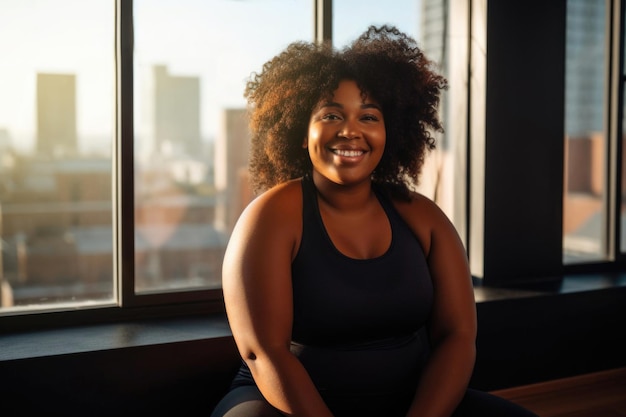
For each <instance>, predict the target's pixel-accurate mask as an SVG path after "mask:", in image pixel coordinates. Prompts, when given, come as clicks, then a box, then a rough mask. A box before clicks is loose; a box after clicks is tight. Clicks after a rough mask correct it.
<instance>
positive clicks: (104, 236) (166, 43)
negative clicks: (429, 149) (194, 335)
mask: <svg viewBox="0 0 626 417" xmlns="http://www.w3.org/2000/svg"><path fill="white" fill-rule="evenodd" d="M83 3H85V2H81V1H79V0H56V1H50V2H34V1H32V0H8V1H5V2H2V4H1V5H0V38H1V39H4V40H6V39H9V40H11V42H2V43H1V44H0V56H2V60H0V91H2V94H1V95H0V238H1V241H0V243H1V249H2V251H1V254H2V256H1V257H0V300H1V303H2V304H1V305H0V316H2V317H0V320H7V319H10V318H11V317H17V316H23V317H25V316H28V313H31V312H39V311H42V310H55V311H62V312H63V314H69V315H74V317H75V316H76V315H79V316H80V318H81V319H85V314H86V313H87V311H92V312H94V315H93V316H94V317H95V316H98V318H102V317H104V316H106V315H107V314H122V316H123V317H126V316H124V314H126V315H129V316H132V317H134V316H133V315H134V314H140V312H143V311H147V310H143V309H142V308H144V307H145V308H146V309H150V308H152V309H153V310H151V311H148V312H150V313H151V312H153V311H159V312H160V311H165V312H166V313H164V314H168V312H170V311H173V312H176V313H178V312H180V310H177V309H178V308H183V306H188V305H191V304H194V305H195V306H196V308H198V307H197V306H198V305H202V307H201V308H205V307H206V305H207V303H208V304H210V305H211V306H213V307H214V308H215V309H218V310H219V309H220V308H221V291H220V289H219V283H220V280H221V276H220V271H221V257H222V255H223V250H224V247H225V245H226V242H227V240H228V238H229V235H230V230H231V228H232V226H233V224H234V221H235V220H236V218H237V216H238V215H239V212H240V211H241V209H242V208H243V206H244V205H245V204H246V202H247V201H248V200H249V199H250V198H251V195H250V192H249V190H248V189H247V186H246V184H247V183H246V169H245V165H246V152H245V150H244V149H245V147H246V144H247V142H246V141H247V130H246V120H245V114H244V107H245V102H244V99H243V95H242V93H243V89H244V86H245V80H246V79H247V77H248V76H249V75H250V74H251V73H252V72H253V71H256V70H260V68H261V66H262V64H263V63H264V62H265V61H266V60H267V59H269V58H271V57H272V56H273V55H274V54H275V53H277V52H278V51H280V50H281V49H283V48H284V47H285V46H286V45H287V44H288V43H289V42H291V41H294V40H298V39H304V40H312V39H314V38H315V39H331V40H333V42H334V44H335V46H342V45H345V43H346V42H347V41H348V40H350V39H353V38H354V36H356V35H357V34H359V33H361V32H362V31H363V30H365V28H366V27H367V26H368V25H369V24H382V23H390V24H393V25H396V26H398V27H399V28H400V29H401V30H403V31H406V32H408V33H409V34H411V35H413V36H414V37H415V38H416V40H417V41H418V44H419V45H420V46H421V47H422V49H424V50H425V51H426V54H427V55H428V56H429V57H430V58H431V59H433V60H434V61H435V62H436V63H437V64H438V65H439V66H440V68H441V70H442V72H443V74H444V75H445V76H446V77H447V78H448V80H449V84H450V88H449V90H448V91H447V92H446V93H445V94H444V96H443V100H442V103H441V106H442V107H441V116H442V119H443V122H444V127H445V133H444V134H443V135H442V136H441V137H439V138H438V145H439V146H438V149H437V151H435V153H433V154H431V156H430V157H429V158H428V160H427V164H426V166H425V170H424V176H423V179H422V182H421V183H420V184H419V190H420V191H422V192H424V193H425V194H426V195H428V196H429V197H431V198H433V199H434V200H435V201H437V203H438V204H440V206H441V207H442V208H443V209H444V211H445V212H446V213H447V214H448V216H449V217H450V218H451V219H452V220H453V222H454V224H455V226H456V227H457V229H458V230H459V233H460V234H461V236H462V238H463V239H464V240H465V242H466V246H467V247H468V249H469V253H470V263H471V265H472V272H473V273H474V275H475V276H477V277H479V278H487V279H486V280H485V282H486V283H488V281H490V280H491V281H492V282H494V283H495V284H496V285H498V284H504V285H516V284H517V283H518V282H520V281H522V282H523V281H531V280H541V279H546V278H553V277H555V276H559V275H560V274H563V272H564V271H569V269H564V266H575V265H574V264H586V265H591V267H593V268H597V269H598V270H599V269H602V268H607V267H608V268H615V267H619V266H620V265H621V262H622V261H623V255H622V254H623V252H624V246H623V243H622V242H624V240H625V238H624V232H623V230H624V227H623V226H622V225H623V224H624V222H622V221H621V219H622V213H623V212H624V211H623V209H622V205H623V201H624V192H623V190H624V183H625V182H626V181H624V180H623V179H622V178H623V176H624V169H623V163H624V162H623V146H622V143H621V140H622V139H621V138H622V137H623V135H622V134H621V133H620V134H619V135H618V134H617V133H616V132H618V131H619V132H622V128H623V123H622V118H623V110H622V108H623V106H622V103H623V92H622V90H623V89H624V85H623V83H624V80H625V79H626V76H624V75H623V69H622V63H621V62H622V59H623V58H622V57H621V56H618V55H620V53H621V49H622V48H623V47H621V46H620V47H617V45H622V44H623V41H622V39H621V38H620V37H619V35H616V34H619V33H620V29H621V27H622V26H623V23H622V21H623V16H622V14H623V12H622V11H620V9H619V7H618V6H619V4H620V2H618V1H614V2H608V3H606V6H605V2H592V3H594V4H593V5H591V3H590V2H585V1H581V0H578V1H577V0H568V2H567V7H565V4H564V3H563V4H561V3H558V4H555V5H552V6H551V7H544V6H543V5H542V6H540V5H539V3H541V2H536V3H537V4H535V3H532V4H526V3H523V2H518V3H515V2H488V1H486V0H473V1H471V2H470V1H466V0H459V1H456V0H455V1H452V0H401V1H398V2H392V3H390V4H387V3H385V4H384V5H383V4H382V3H383V2H379V1H373V0H361V1H356V0H354V1H353V0H334V1H331V0H316V1H311V0H290V1H285V0H267V1H245V2H243V1H232V0H212V1H210V2H202V1H198V0H134V1H131V0H118V1H115V2H113V1H109V0H94V1H91V2H88V3H89V5H88V6H87V5H86V4H83ZM595 3H597V4H595ZM587 7H590V8H591V9H586V8H587ZM68 10H70V11H71V13H68ZM618 16H619V18H617V17H618ZM531 20H532V21H533V25H534V27H535V29H536V30H534V31H528V30H527V22H528V21H531ZM607 22H614V23H616V24H615V25H610V24H609V23H607ZM609 28H610V30H609ZM520 33H523V34H524V36H520V35H519V34H520ZM588 41H589V42H590V43H589V45H591V44H593V45H596V46H597V45H598V44H605V45H606V47H605V48H600V50H599V51H598V48H597V47H596V48H595V49H593V48H591V47H587V46H586V45H588V44H587V42H588ZM536 45H541V46H542V48H537V47H536ZM566 46H567V51H566ZM487 51H488V53H487ZM617 51H619V52H620V53H618V52H617ZM588 54H600V55H593V56H592V58H589V56H590V55H588ZM590 61H593V62H590ZM538 62H541V63H543V65H537V63H538ZM582 64H584V65H582ZM588 64H593V65H588ZM564 74H565V77H564ZM561 88H562V89H561ZM583 88H585V89H586V90H585V91H586V93H585V95H584V96H580V95H577V94H579V93H580V92H582V89H583ZM538 91H540V92H541V100H538V99H537V97H538ZM596 102H600V103H601V105H599V106H596V105H595V103H596ZM590 103H591V104H593V112H590V111H586V110H584V109H582V110H581V108H580V107H577V106H579V105H582V104H590ZM520 109H524V110H527V109H532V110H533V111H532V112H527V111H520ZM597 110H599V112H597V113H596V111H597ZM560 111H562V112H563V113H562V114H561V113H560ZM531 113H532V114H531ZM618 114H619V115H620V116H619V117H616V116H615V115H618ZM578 115H584V116H585V117H587V116H589V118H588V119H587V118H583V117H581V116H578ZM531 116H532V117H531ZM618 122H619V123H618ZM595 132H600V133H599V134H598V135H597V134H596V133H595ZM564 133H566V134H567V136H566V138H567V142H566V143H567V149H568V151H567V158H565V157H564V156H565V152H564V150H563V149H564V146H563V145H564V142H563V137H564V135H563V134H564ZM620 135H621V136H620ZM575 136H576V138H578V136H580V137H582V138H583V139H582V142H577V143H574V140H575V138H574V137H575ZM618 137H620V140H617V138H618ZM574 148H576V149H574ZM576 158H586V162H585V163H584V164H582V163H581V162H579V159H576ZM564 174H565V175H564ZM575 181H578V182H575ZM565 187H567V188H565ZM617 190H619V192H618V191H617ZM538 202H540V204H539V203H538ZM561 204H562V205H561ZM581 208H582V211H580V210H581ZM588 230H591V233H587V231H588ZM537 242H541V244H538V243H537ZM521 256H523V257H524V261H522V262H520V257H521ZM511 265H514V266H515V268H512V267H511ZM127 307H133V308H127ZM134 307H141V308H134ZM213 307H210V308H213ZM112 312H114V313H112ZM118 312H123V313H118ZM31 316H37V317H35V318H34V319H33V321H37V320H44V315H31ZM90 317H92V316H90ZM106 317H108V316H106ZM85 320H87V319H85ZM64 322H72V319H68V320H67V321H64Z"/></svg>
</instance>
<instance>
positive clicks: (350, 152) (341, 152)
mask: <svg viewBox="0 0 626 417" xmlns="http://www.w3.org/2000/svg"><path fill="white" fill-rule="evenodd" d="M333 153H335V154H336V155H339V156H348V157H349V156H360V155H362V154H363V151H356V150H349V149H334V150H333Z"/></svg>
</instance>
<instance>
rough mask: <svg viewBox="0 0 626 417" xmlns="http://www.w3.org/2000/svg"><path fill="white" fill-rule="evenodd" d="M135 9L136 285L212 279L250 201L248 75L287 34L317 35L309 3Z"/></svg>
mask: <svg viewBox="0 0 626 417" xmlns="http://www.w3.org/2000/svg"><path fill="white" fill-rule="evenodd" d="M133 15H134V25H135V27H134V36H135V42H134V46H135V50H134V104H135V106H134V127H135V129H134V144H135V147H134V148H135V149H134V152H135V164H134V185H135V187H134V189H135V192H134V195H135V198H134V201H135V216H134V218H135V235H134V243H135V255H134V260H135V275H134V278H135V290H136V291H137V292H138V293H140V294H146V293H154V292H165V291H172V290H189V289H215V288H219V287H220V283H221V264H222V258H223V254H224V249H225V247H226V243H227V242H228V238H229V236H230V232H231V231H232V228H233V226H234V224H235V222H236V220H237V218H238V217H239V214H240V213H241V211H242V209H243V207H244V206H245V205H246V204H247V203H248V202H249V201H250V199H251V193H250V190H249V187H248V186H247V180H246V166H247V157H248V154H247V149H248V130H247V120H246V112H245V105H246V103H245V101H244V97H243V90H244V87H245V81H246V79H247V78H248V77H249V76H250V74H251V73H252V72H253V71H260V70H261V67H262V65H263V63H264V62H265V61H267V60H268V59H270V58H271V57H272V56H273V55H275V54H276V53H278V52H279V51H280V50H282V49H283V48H284V47H285V46H287V44H288V43H290V42H292V41H295V40H312V38H313V7H312V5H311V2H309V1H303V0H298V1H288V2H285V1H278V0H274V1H269V2H255V1H252V2H237V1H229V0H219V1H212V2H198V1H191V0H186V1H183V2H181V1H178V0H159V1H154V0H135V1H134V9H133ZM164 28H167V29H166V30H164Z"/></svg>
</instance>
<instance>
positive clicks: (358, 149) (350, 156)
mask: <svg viewBox="0 0 626 417" xmlns="http://www.w3.org/2000/svg"><path fill="white" fill-rule="evenodd" d="M385 140H386V134H385V121H384V119H383V113H382V110H381V108H380V106H379V105H378V103H376V102H375V101H374V100H372V99H371V98H369V97H365V98H363V97H362V95H361V90H359V87H358V86H357V84H356V82H354V81H352V80H344V81H341V82H340V83H339V87H337V90H335V91H334V92H333V96H332V98H331V100H328V101H326V100H323V101H322V102H320V103H319V104H318V106H317V107H316V108H315V109H314V110H313V113H312V114H311V119H310V121H309V130H308V137H307V138H306V139H305V141H304V143H303V146H304V147H307V148H308V151H309V156H310V158H311V162H312V163H313V171H314V174H315V173H317V174H319V175H321V176H322V177H323V178H326V179H328V180H330V181H332V182H334V183H336V184H341V185H352V184H356V183H360V182H363V181H370V178H371V174H372V172H373V171H374V169H375V168H376V166H377V165H378V163H379V162H380V159H381V158H382V156H383V151H384V149H385Z"/></svg>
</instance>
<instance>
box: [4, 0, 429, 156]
mask: <svg viewBox="0 0 626 417" xmlns="http://www.w3.org/2000/svg"><path fill="white" fill-rule="evenodd" d="M114 3H115V2H114V1H112V0H88V1H86V0H0V137H2V131H3V130H4V131H5V132H7V133H8V135H9V138H10V140H11V142H12V145H13V146H15V147H17V148H18V149H24V150H27V149H30V148H32V146H33V144H34V140H35V135H36V132H35V117H36V114H35V100H36V90H35V89H36V86H35V80H36V74H37V73H40V72H41V73H72V74H76V83H77V86H76V90H77V97H76V100H77V131H78V135H79V141H80V142H81V143H82V146H83V147H86V148H89V146H93V147H96V145H97V144H94V141H96V142H97V141H98V140H100V139H96V138H104V142H105V143H104V146H106V142H107V140H110V137H111V134H112V129H113V123H112V120H113V109H114V96H113V91H114V79H113V69H114V66H115V61H114V57H115V54H114V43H113V40H114V7H113V6H114ZM334 3H335V5H334V8H333V14H334V19H333V34H334V37H335V45H343V44H345V43H347V42H348V41H349V40H352V39H353V38H355V37H356V36H358V35H359V34H360V33H361V32H363V31H364V30H365V29H366V28H367V26H368V25H369V24H382V23H392V24H395V25H397V26H398V27H399V28H400V29H401V30H404V31H406V32H408V33H410V34H412V35H413V36H416V37H417V35H418V25H419V8H420V6H419V3H420V0H394V1H391V2H381V1H379V0H335V1H334ZM133 14H134V24H135V87H136V94H135V103H136V108H135V112H136V115H135V120H136V122H135V124H136V126H137V131H138V133H141V132H140V130H141V129H142V123H141V118H142V114H145V111H146V107H147V104H146V102H145V100H143V98H142V97H144V96H145V94H143V95H142V92H141V91H142V88H144V87H143V86H145V85H147V83H148V82H149V78H148V74H149V73H150V69H151V67H152V66H153V65H156V64H164V65H167V67H168V71H169V72H170V73H171V74H172V75H180V76H191V77H199V78H200V85H201V100H202V101H201V120H202V125H201V132H202V135H203V138H205V139H210V138H211V137H213V136H214V135H215V132H216V126H217V124H218V123H219V117H220V110H221V109H223V108H228V107H244V106H245V101H244V98H243V89H244V87H245V81H246V79H247V78H248V77H249V76H250V75H251V73H252V72H254V71H259V70H260V69H261V66H262V64H263V63H264V62H266V61H267V60H268V59H270V58H271V57H272V56H274V55H275V54H276V53H278V52H280V50H282V49H283V48H284V47H285V46H287V45H288V44H289V43H290V42H292V41H295V40H305V41H311V40H312V38H313V1H312V0H134V13H133Z"/></svg>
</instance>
